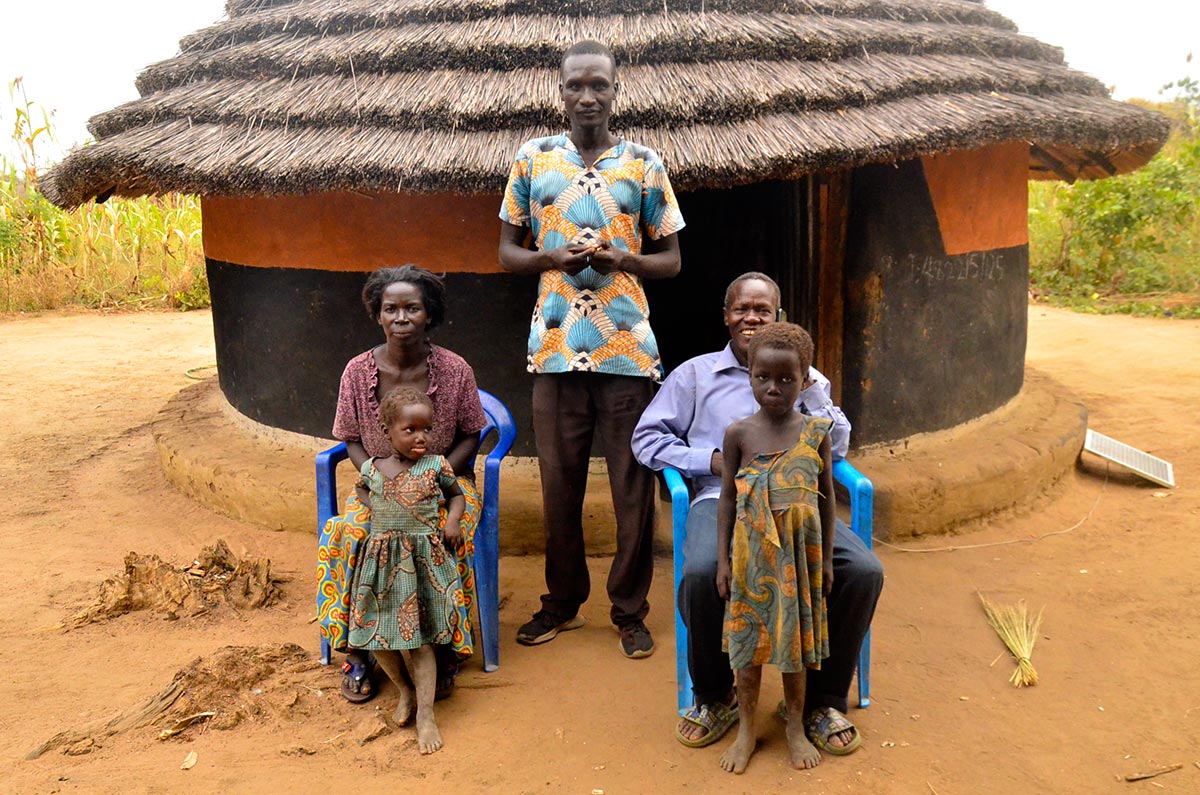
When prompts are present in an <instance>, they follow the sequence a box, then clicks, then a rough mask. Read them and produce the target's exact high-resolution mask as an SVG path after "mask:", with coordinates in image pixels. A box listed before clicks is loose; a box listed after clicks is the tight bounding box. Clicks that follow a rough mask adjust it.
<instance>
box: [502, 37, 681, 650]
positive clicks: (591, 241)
mask: <svg viewBox="0 0 1200 795" xmlns="http://www.w3.org/2000/svg"><path fill="white" fill-rule="evenodd" d="M559 81H560V82H559V86H558V92H559V97H560V98H561V99H562V103H563V110H564V111H565V113H566V116H567V119H568V120H569V121H570V125H571V130H570V132H569V133H565V134H559V135H553V136H550V137H548V138H536V139H534V140H532V141H529V142H527V143H526V144H525V145H524V146H522V147H521V150H520V152H518V153H517V157H516V160H515V162H514V163H513V167H512V172H511V174H510V175H509V179H508V187H507V188H506V189H505V192H504V204H503V206H502V207H501V209H500V221H501V230H500V264H501V265H502V266H503V267H504V269H505V270H507V271H509V272H510V273H519V274H534V273H536V274H540V277H541V278H540V281H539V286H538V297H537V304H536V305H535V306H534V309H533V322H532V323H531V324H530V331H529V358H528V369H529V371H530V372H531V373H533V374H534V380H533V430H534V436H535V439H536V443H537V453H538V465H539V468H540V470H541V479H542V504H543V506H544V511H543V517H544V518H543V521H544V523H545V533H546V590H547V591H548V593H546V594H543V595H542V609H541V610H539V611H538V612H537V613H535V614H534V616H533V619H532V620H531V621H529V622H528V623H526V624H525V625H524V626H522V627H521V628H520V630H518V631H517V641H518V642H519V643H524V644H526V645H535V644H538V643H545V642H546V641H549V640H553V639H554V637H555V636H556V635H557V634H558V633H559V632H562V631H565V630H568V629H576V628H578V627H581V626H583V617H582V616H580V615H579V607H580V605H582V604H583V603H584V602H585V601H586V600H587V598H588V593H589V591H590V588H591V583H590V579H589V577H588V568H587V558H586V556H585V553H584V545H583V497H584V490H585V488H586V486H587V472H588V459H589V456H590V451H591V446H592V437H593V435H594V434H595V432H596V431H597V430H599V432H600V437H601V440H602V442H603V447H604V456H605V459H606V460H607V462H608V481H609V486H610V487H611V489H612V497H613V509H614V511H615V513H616V519H617V552H616V555H615V556H614V557H613V563H612V569H611V570H610V572H609V575H608V596H609V599H611V600H612V611H611V617H612V622H613V624H615V625H616V626H617V629H618V630H619V632H620V647H621V652H622V653H623V654H624V655H625V656H626V657H631V658H637V657H648V656H650V654H651V653H652V652H653V651H654V640H653V638H651V637H650V632H649V630H647V629H646V625H645V623H643V619H645V617H646V613H647V612H649V610H650V605H649V603H648V602H647V601H646V595H647V594H648V593H649V591H650V578H651V576H652V574H653V558H652V540H653V528H654V474H653V473H652V472H650V470H648V469H646V468H644V467H642V466H641V465H639V464H638V462H637V461H636V460H635V459H634V457H633V453H632V451H631V449H630V440H631V438H632V435H633V428H634V425H635V424H636V423H637V421H638V418H639V417H640V416H641V414H642V411H643V410H644V409H645V408H646V406H647V405H648V404H649V403H650V398H651V397H652V394H653V392H652V389H653V384H654V382H655V381H658V380H659V379H661V378H662V364H661V362H660V361H659V356H658V345H657V343H656V342H655V339H654V332H653V331H651V330H650V322H649V315H650V310H649V306H648V305H647V303H646V294H645V291H644V290H643V289H642V279H665V278H669V277H672V276H674V275H675V274H677V273H679V244H678V241H677V240H676V232H678V231H679V230H680V229H682V228H683V217H682V216H681V215H680V213H679V205H678V204H677V203H676V201H675V194H674V192H673V191H672V190H671V183H670V181H669V180H668V179H667V172H666V169H665V168H663V164H662V160H661V159H660V158H659V157H658V155H657V154H655V153H654V152H653V151H652V150H650V149H647V148H646V147H644V146H639V145H638V144H635V143H633V142H631V141H626V140H624V139H623V138H618V137H617V136H615V135H613V134H612V132H611V131H610V130H609V128H608V121H609V117H610V116H611V115H612V107H613V100H614V99H615V98H616V96H617V91H618V88H619V86H618V83H617V65H616V61H615V59H614V58H613V55H612V53H611V52H609V50H608V48H607V47H605V46H604V45H602V44H600V43H598V42H595V41H582V42H579V43H577V44H574V45H572V46H571V47H570V48H569V49H568V50H567V51H566V52H565V53H564V54H563V58H562V64H561V67H560V71H559ZM529 233H532V239H533V243H534V247H533V248H532V249H530V248H527V247H526V243H525V240H526V236H527V235H528V234H529Z"/></svg>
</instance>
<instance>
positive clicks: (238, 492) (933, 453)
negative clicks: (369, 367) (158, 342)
mask: <svg viewBox="0 0 1200 795" xmlns="http://www.w3.org/2000/svg"><path fill="white" fill-rule="evenodd" d="M1086 428H1087V411H1086V409H1085V408H1084V406H1083V404H1082V402H1080V401H1079V399H1078V398H1076V397H1075V396H1074V395H1072V394H1071V393H1070V392H1069V391H1067V390H1066V389H1065V388H1064V387H1062V386H1061V385H1059V384H1058V383H1056V382H1055V381H1053V380H1051V379H1050V378H1048V377H1046V376H1043V375H1041V374H1039V373H1037V372H1036V371H1027V373H1026V379H1025V386H1024V388H1022V390H1021V392H1020V393H1019V394H1018V395H1017V397H1015V398H1014V399H1013V400H1011V401H1010V402H1009V403H1007V404H1006V405H1004V406H1003V407H1001V408H1000V409H998V410H996V411H994V412H992V413H991V414H989V415H987V416H985V417H982V418H980V419H978V420H975V421H973V422H970V423H967V424H965V425H961V426H958V427H956V428H953V429H951V430H948V431H941V432H938V433H933V434H923V435H919V436H914V437H910V438H908V439H907V440H905V441H901V442H899V443H896V444H891V445H876V446H873V447H871V448H869V449H866V450H861V451H854V452H852V453H851V455H850V460H851V461H852V462H853V463H854V465H855V466H857V467H858V468H859V469H860V470H861V471H862V472H863V473H864V474H866V475H867V476H868V477H870V478H871V479H872V481H874V483H875V488H876V496H875V528H876V533H877V534H878V535H880V536H881V537H884V538H899V537H906V536H916V535H926V534H931V533H945V532H949V531H951V530H952V529H953V528H954V527H955V526H957V525H959V524H961V523H963V522H968V521H971V520H976V519H980V518H984V517H986V516H988V515H989V514H992V513H995V512H997V511H1002V510H1006V509H1009V508H1013V507H1018V506H1020V505H1023V504H1025V503H1028V502H1031V501H1032V500H1033V499H1034V498H1036V497H1037V496H1038V495H1040V494H1042V493H1043V492H1044V491H1045V490H1046V489H1047V488H1048V487H1049V486H1051V485H1052V484H1053V483H1054V482H1055V481H1057V480H1058V478H1059V477H1061V476H1062V474H1063V473H1064V472H1065V471H1067V470H1068V469H1069V468H1070V467H1071V466H1072V465H1073V464H1074V462H1075V460H1076V458H1077V457H1078V455H1079V450H1080V448H1081V447H1082V446H1083V436H1084V431H1085V430H1086ZM153 432H154V441H155V444H156V446H157V448H158V453H159V459H160V461H161V462H162V467H163V471H164V472H165V473H166V475H167V478H168V479H169V480H170V481H171V482H172V483H173V484H174V485H175V486H176V487H178V488H179V489H180V490H181V491H183V492H184V493H186V494H188V495H190V496H191V497H193V498H195V499H197V500H199V501H200V502H201V503H203V504H205V505H207V506H209V507H210V508H212V509H213V510H216V511H219V512H221V513H223V514H226V515H228V516H232V517H235V518H238V519H243V520H245V521H248V522H253V523H255V524H258V525H262V526H264V527H270V528H273V529H277V530H295V531H300V532H309V533H315V531H316V495H315V486H314V469H313V456H314V455H315V454H316V453H317V452H318V451H320V450H323V449H325V448H326V447H329V446H330V445H331V444H332V442H331V441H329V440H327V439H317V438H315V437H311V436H303V435H300V434H295V433H290V432H287V431H280V430H278V429H275V428H271V427H268V426H266V425H261V424H259V423H256V422H254V421H252V420H250V419H247V418H246V417H244V416H243V415H241V414H240V413H238V412H237V411H236V410H234V409H233V408H232V407H231V406H230V405H229V404H228V403H227V402H226V401H225V398H224V396H223V395H222V394H221V391H220V389H219V388H218V387H217V383H216V380H215V379H212V380H209V381H205V382H203V383H200V384H196V385H195V386H190V387H188V388H186V389H184V390H182V391H180V392H179V393H178V394H177V395H175V397H173V398H172V399H171V400H170V401H169V402H168V403H167V405H166V406H165V407H164V408H163V410H162V411H161V412H160V413H159V415H158V417H157V418H156V419H155V422H154V426H153ZM352 478H353V472H352V468H351V466H350V464H349V463H348V462H346V463H343V464H342V465H341V466H340V467H339V469H338V484H339V493H342V494H346V493H348V492H349V485H350V483H351V482H352ZM501 484H502V486H501V513H500V548H501V551H502V552H503V553H504V554H509V555H520V554H536V553H541V552H542V551H543V536H542V521H541V487H540V484H539V481H538V474H537V462H536V461H535V460H533V459H530V458H510V459H508V460H506V461H505V465H504V468H503V469H502V471H501ZM660 508H661V510H659V512H658V520H659V521H658V531H657V533H656V536H655V547H656V549H658V550H659V551H666V550H669V549H670V546H671V531H670V526H669V525H670V510H669V506H667V505H666V504H662V505H661V506H660ZM584 532H585V536H586V542H587V549H588V551H589V552H590V553H593V554H606V553H611V551H612V549H613V531H612V508H611V503H610V501H609V491H608V478H607V474H606V472H605V467H604V464H603V461H602V460H594V461H593V465H592V474H591V475H590V478H589V483H588V498H587V501H586V502H585V505H584Z"/></svg>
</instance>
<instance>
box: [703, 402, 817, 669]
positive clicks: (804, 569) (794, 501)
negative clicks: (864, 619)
mask: <svg viewBox="0 0 1200 795" xmlns="http://www.w3.org/2000/svg"><path fill="white" fill-rule="evenodd" d="M832 425H833V423H832V422H830V421H829V420H827V419H822V418H819V417H810V418H808V425H807V426H806V427H805V429H804V430H803V431H802V432H801V434H800V439H799V440H798V441H797V442H796V444H795V446H794V447H792V449H790V450H785V451H783V452H779V453H764V454H762V455H758V456H755V458H754V460H752V461H751V462H750V463H748V464H747V465H746V466H744V467H742V468H741V469H740V470H738V474H737V521H736V523H735V524H734V528H733V550H732V561H731V568H732V569H733V583H732V586H731V588H730V597H729V604H728V605H727V606H726V608H725V637H724V640H723V643H722V645H723V647H724V649H725V651H727V652H729V663H730V666H731V667H732V668H733V669H734V670H738V669H741V668H747V667H750V666H753V665H763V664H771V665H777V666H779V670H780V671H781V672H784V673H797V672H799V671H801V670H803V669H804V668H805V667H808V668H820V667H821V660H822V659H824V658H826V657H828V656H829V632H828V629H827V627H826V624H825V600H824V597H823V596H822V594H821V585H822V580H823V570H822V568H821V564H822V547H821V517H820V512H819V511H818V508H817V496H818V494H817V483H818V480H817V476H818V475H819V474H820V472H821V465H822V462H821V455H820V453H819V452H818V448H819V447H820V444H821V440H822V439H824V438H825V435H826V434H827V433H828V432H829V429H830V427H832ZM831 496H832V495H831Z"/></svg>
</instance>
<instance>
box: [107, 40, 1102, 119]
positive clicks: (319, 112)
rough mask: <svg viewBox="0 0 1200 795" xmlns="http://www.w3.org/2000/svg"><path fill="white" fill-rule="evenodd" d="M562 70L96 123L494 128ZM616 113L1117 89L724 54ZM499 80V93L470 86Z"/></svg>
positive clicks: (216, 100)
mask: <svg viewBox="0 0 1200 795" xmlns="http://www.w3.org/2000/svg"><path fill="white" fill-rule="evenodd" d="M557 82H558V76H557V74H556V73H555V72H554V71H552V70H546V69H518V70H513V71H509V72H503V73H499V74H486V73H479V72H468V71H465V70H438V71H433V72H399V73H394V74H384V75H377V76H374V77H372V78H371V79H363V80H361V81H360V80H359V79H358V78H357V76H354V77H351V76H344V77H342V76H334V77H329V76H321V77H299V78H296V79H294V80H293V79H286V78H272V79H268V80H246V79H245V78H224V79H216V80H201V81H198V82H195V83H188V84H186V85H183V86H179V87H176V88H172V89H169V90H166V91H162V92H160V93H156V94H152V95H150V96H149V97H145V98H143V99H139V100H135V101H133V102H130V103H127V104H125V105H122V106H120V107H118V108H115V109H114V110H111V111H108V112H107V113H102V114H100V115H98V116H95V117H93V119H92V120H91V123H90V125H89V127H90V129H91V131H92V133H93V135H95V136H96V137H97V138H104V137H107V136H109V135H112V134H114V133H116V132H119V131H120V130H123V129H129V128H131V127H137V126H142V125H146V124H154V123H157V122H162V121H168V120H170V119H190V120H191V121H192V122H193V123H197V122H200V123H237V122H238V121H239V120H242V119H256V120H258V121H259V123H267V124H277V125H284V124H302V125H306V126H317V127H326V126H341V125H344V124H345V123H346V120H347V119H353V120H354V121H355V122H356V123H365V124H375V125H385V126H389V127H394V128H415V129H422V128H438V127H441V128H445V129H458V130H488V129H496V128H498V127H527V126H533V127H553V126H555V125H557V124H559V123H560V121H561V117H562V108H561V105H560V104H559V103H558V102H557V90H556V89H557ZM621 82H622V85H623V90H622V92H621V96H620V100H619V102H618V107H617V112H616V114H615V115H614V117H613V124H614V126H617V127H653V126H668V125H672V126H674V125H680V124H693V123H697V122H702V123H713V122H733V121H740V120H743V119H747V118H751V117H754V116H759V115H764V114H768V113H788V112H790V113H801V112H806V111H812V110H836V109H838V108H851V107H863V106H866V105H869V104H872V103H879V102H887V101H892V100H896V99H902V98H905V97H912V96H919V95H923V94H937V93H959V92H968V91H980V92H989V91H994V92H999V93H1001V94H1008V93H1019V94H1030V95H1035V96H1050V95H1053V94H1060V93H1073V94H1084V95H1091V96H1100V97H1103V96H1106V95H1107V92H1106V90H1105V88H1104V86H1103V85H1101V83H1100V82H1099V81H1098V80H1095V79H1094V78H1091V77H1088V76H1087V75H1083V74H1081V73H1079V72H1076V71H1074V70H1071V69H1068V68H1067V67H1065V66H1063V65H1060V64H1046V63H1040V62H1033V61H1025V60H1018V59H1010V58H1002V59H983V58H979V57H978V56H973V55H927V56H917V55H890V54H880V55H874V56H872V57H870V58H847V59H845V60H840V61H830V62H809V61H780V62H774V61H732V62H731V61H717V62H714V63H706V64H674V63H671V64H656V65H652V66H631V67H628V68H627V69H625V70H624V71H623V72H622V73H621ZM482 83H486V84H487V85H488V93H487V94H486V95H483V96H480V95H479V94H478V93H475V92H469V91H464V90H463V86H469V85H472V84H482Z"/></svg>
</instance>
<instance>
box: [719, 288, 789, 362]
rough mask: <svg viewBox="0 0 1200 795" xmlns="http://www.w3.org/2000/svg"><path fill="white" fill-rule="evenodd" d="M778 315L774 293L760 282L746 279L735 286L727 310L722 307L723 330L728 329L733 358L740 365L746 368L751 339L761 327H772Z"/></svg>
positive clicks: (772, 289) (777, 303)
mask: <svg viewBox="0 0 1200 795" xmlns="http://www.w3.org/2000/svg"><path fill="white" fill-rule="evenodd" d="M778 311H779V300H778V299H777V298H776V297H775V290H774V288H773V287H772V286H771V285H770V284H769V283H767V282H764V281H763V280H762V279H747V280H746V281H744V282H738V283H737V284H736V285H735V286H734V288H733V295H731V296H730V298H729V306H727V307H725V328H727V329H729V339H730V342H731V343H732V347H733V355H734V356H736V357H737V360H738V361H739V362H741V363H742V364H746V358H747V352H748V351H749V349H750V338H751V337H753V336H754V332H756V331H758V330H759V329H760V328H762V327H763V326H765V325H767V324H768V323H774V322H775V315H776V313H777V312H778Z"/></svg>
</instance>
